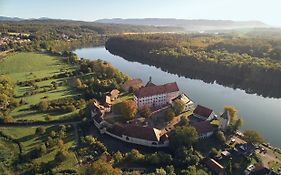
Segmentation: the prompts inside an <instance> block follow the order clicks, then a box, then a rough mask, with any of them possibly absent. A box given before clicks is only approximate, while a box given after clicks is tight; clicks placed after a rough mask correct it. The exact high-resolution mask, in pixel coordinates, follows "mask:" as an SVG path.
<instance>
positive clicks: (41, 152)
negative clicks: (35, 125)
mask: <svg viewBox="0 0 281 175" xmlns="http://www.w3.org/2000/svg"><path fill="white" fill-rule="evenodd" d="M35 151H36V154H37V157H41V156H42V155H44V154H46V153H47V148H46V145H45V144H42V145H40V146H39V147H37V148H36V150H35Z"/></svg>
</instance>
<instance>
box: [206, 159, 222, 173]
mask: <svg viewBox="0 0 281 175" xmlns="http://www.w3.org/2000/svg"><path fill="white" fill-rule="evenodd" d="M203 161H204V163H205V164H206V165H207V167H208V168H209V169H210V170H211V171H213V172H215V173H216V174H220V173H222V172H224V167H223V166H222V165H221V164H220V163H218V162H217V161H215V160H214V159H211V158H205V159H204V160H203Z"/></svg>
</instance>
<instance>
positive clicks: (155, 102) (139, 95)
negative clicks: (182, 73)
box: [134, 82, 179, 108]
mask: <svg viewBox="0 0 281 175" xmlns="http://www.w3.org/2000/svg"><path fill="white" fill-rule="evenodd" d="M178 95H179V88H178V85H177V83H176V82H174V83H167V84H164V85H159V86H157V85H155V84H153V83H151V82H149V83H147V84H146V86H144V87H141V88H140V89H139V90H137V91H136V93H135V97H134V100H135V102H136V103H137V105H138V107H139V108H142V107H143V106H145V105H146V106H149V107H157V106H163V105H166V104H168V103H171V102H172V99H174V98H176V97H177V96H178Z"/></svg>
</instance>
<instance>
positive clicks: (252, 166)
mask: <svg viewBox="0 0 281 175" xmlns="http://www.w3.org/2000/svg"><path fill="white" fill-rule="evenodd" d="M253 169H255V166H254V165H253V164H251V165H249V166H248V167H247V169H246V170H245V175H248V174H250V172H251V171H253Z"/></svg>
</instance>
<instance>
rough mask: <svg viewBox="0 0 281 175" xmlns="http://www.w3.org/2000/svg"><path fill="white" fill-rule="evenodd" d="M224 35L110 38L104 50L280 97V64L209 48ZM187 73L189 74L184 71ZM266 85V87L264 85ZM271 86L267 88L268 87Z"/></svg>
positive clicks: (267, 58)
mask: <svg viewBox="0 0 281 175" xmlns="http://www.w3.org/2000/svg"><path fill="white" fill-rule="evenodd" d="M225 37H227V36H209V35H206V36H204V35H203V36H193V35H176V34H155V35H128V36H127V35H126V36H118V37H112V38H110V39H109V40H108V41H107V42H106V48H107V49H108V50H109V51H110V52H112V53H113V54H117V55H120V56H123V57H124V58H126V59H128V60H132V61H139V62H141V63H145V64H149V65H154V66H157V67H161V68H162V69H163V70H166V71H169V72H172V73H176V74H179V75H183V76H188V77H191V78H199V79H203V80H204V81H207V82H213V81H215V80H217V82H218V83H220V84H223V85H228V86H231V87H233V86H234V87H240V88H242V89H246V90H247V91H248V92H249V93H253V92H256V93H258V94H262V95H264V96H281V93H280V92H279V91H278V89H279V87H280V85H281V79H280V77H281V62H280V61H278V60H276V59H270V58H269V57H266V56H260V57H255V56H253V55H250V54H247V53H240V52H231V51H228V50H226V49H223V48H221V49H215V48H211V47H210V45H212V44H216V43H218V42H219V41H221V40H224V39H225ZM186 70H188V71H186ZM265 85H266V86H265ZM269 86H270V88H268V87H269Z"/></svg>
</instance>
